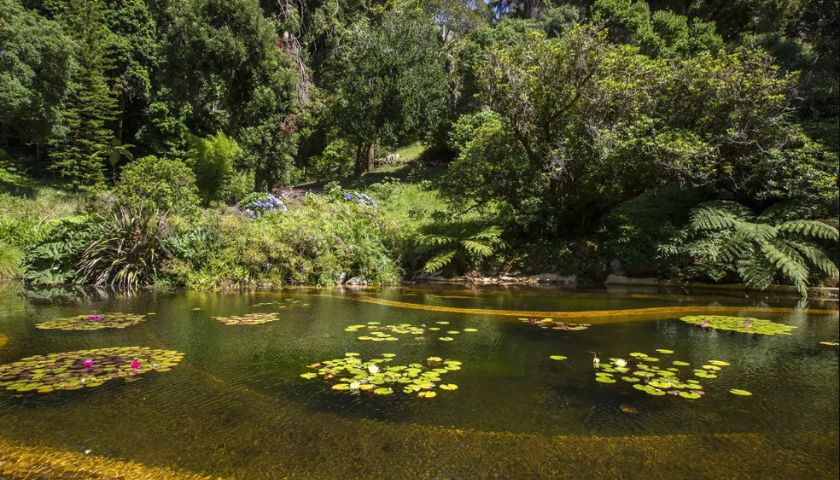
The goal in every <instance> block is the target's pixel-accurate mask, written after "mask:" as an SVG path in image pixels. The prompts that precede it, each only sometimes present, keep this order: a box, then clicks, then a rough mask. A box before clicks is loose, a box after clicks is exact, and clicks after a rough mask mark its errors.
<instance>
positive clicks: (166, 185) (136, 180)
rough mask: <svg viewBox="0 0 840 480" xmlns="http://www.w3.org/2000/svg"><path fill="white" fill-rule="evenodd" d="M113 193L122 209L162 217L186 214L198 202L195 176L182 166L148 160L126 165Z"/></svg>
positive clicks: (172, 161) (182, 164) (173, 161)
mask: <svg viewBox="0 0 840 480" xmlns="http://www.w3.org/2000/svg"><path fill="white" fill-rule="evenodd" d="M114 193H115V194H116V196H117V199H118V201H119V202H120V203H121V204H123V205H125V206H129V207H132V208H136V209H137V210H149V211H152V210H158V211H160V212H162V213H167V212H173V213H189V212H192V211H195V209H196V208H198V202H199V200H198V189H197V188H196V186H195V175H194V174H193V172H192V170H190V168H189V167H188V166H187V165H186V164H184V162H182V161H180V160H169V159H165V158H157V157H151V156H149V157H143V158H140V159H138V160H135V161H134V162H131V163H130V164H128V165H126V166H125V168H123V171H122V173H121V175H120V182H119V184H117V187H116V188H115V189H114Z"/></svg>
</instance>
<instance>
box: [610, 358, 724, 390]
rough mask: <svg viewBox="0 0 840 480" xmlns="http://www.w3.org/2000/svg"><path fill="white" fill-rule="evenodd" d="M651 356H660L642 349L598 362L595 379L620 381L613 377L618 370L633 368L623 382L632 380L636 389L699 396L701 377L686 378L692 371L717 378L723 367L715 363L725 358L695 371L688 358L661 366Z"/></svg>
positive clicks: (701, 375)
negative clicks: (652, 354)
mask: <svg viewBox="0 0 840 480" xmlns="http://www.w3.org/2000/svg"><path fill="white" fill-rule="evenodd" d="M660 350H662V349H660ZM657 351H659V350H657ZM660 353H662V352H660ZM651 360H656V359H654V358H652V357H649V356H647V354H644V353H641V352H633V353H631V354H629V359H624V358H618V357H612V358H609V359H607V360H606V361H601V362H600V363H599V364H597V365H596V366H595V381H596V382H599V383H606V384H610V383H616V381H615V379H614V378H613V374H614V373H616V374H617V373H625V372H630V374H629V375H627V374H625V375H623V376H622V377H620V378H621V380H622V381H623V382H624V383H623V384H630V385H632V387H633V389H635V390H638V391H641V392H644V393H646V394H648V395H652V396H656V397H660V396H664V395H669V396H674V397H680V398H685V399H689V400H696V399H698V398H700V397H702V396H703V387H702V385H700V381H699V380H697V379H694V378H692V379H689V380H684V379H685V378H686V377H687V376H688V375H690V374H691V373H692V372H693V374H694V376H695V377H697V378H702V379H712V378H717V375H716V374H715V372H716V371H717V370H721V367H720V366H718V365H713V363H718V362H722V361H721V360H717V361H715V360H711V361H709V363H708V364H707V365H704V368H697V369H694V370H693V371H692V370H689V369H687V368H685V367H690V365H689V363H688V362H683V361H680V360H675V361H673V362H671V364H672V365H673V366H668V367H665V366H662V367H660V366H658V365H657V363H655V362H654V363H652V364H649V363H648V362H651ZM724 363H725V362H724ZM727 365H728V364H727Z"/></svg>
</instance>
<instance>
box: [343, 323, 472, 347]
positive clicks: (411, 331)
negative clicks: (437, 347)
mask: <svg viewBox="0 0 840 480" xmlns="http://www.w3.org/2000/svg"><path fill="white" fill-rule="evenodd" d="M435 324H436V325H433V326H426V324H421V325H412V324H410V323H400V324H384V325H383V324H382V323H381V322H367V324H360V325H350V326H349V327H347V328H345V329H344V331H345V332H353V333H356V332H361V331H363V330H365V331H367V334H366V335H360V336H358V337H357V338H358V339H359V340H362V341H369V342H396V341H397V340H399V335H412V336H414V337H415V338H416V339H419V340H422V339H424V338H425V337H424V335H426V333H427V332H441V331H443V332H444V333H445V334H446V336H441V337H438V340H440V341H442V342H451V341H453V340H455V339H454V338H453V337H451V336H450V335H460V334H461V332H462V331H463V332H467V333H475V332H477V331H478V329H477V328H464V329H463V330H444V328H447V327H446V325H449V322H446V321H440V322H435Z"/></svg>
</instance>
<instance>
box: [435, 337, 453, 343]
mask: <svg viewBox="0 0 840 480" xmlns="http://www.w3.org/2000/svg"><path fill="white" fill-rule="evenodd" d="M438 340H440V341H441V342H451V341H452V340H455V339H454V338H452V337H440V338H438Z"/></svg>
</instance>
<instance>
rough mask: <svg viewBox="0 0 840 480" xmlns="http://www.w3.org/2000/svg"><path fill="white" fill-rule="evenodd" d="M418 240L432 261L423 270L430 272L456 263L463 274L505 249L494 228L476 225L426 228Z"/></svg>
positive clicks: (459, 224)
mask: <svg viewBox="0 0 840 480" xmlns="http://www.w3.org/2000/svg"><path fill="white" fill-rule="evenodd" d="M424 230H425V231H424V232H422V233H421V234H420V235H419V236H418V237H417V244H418V247H420V249H421V250H425V251H426V253H427V254H428V255H431V258H430V259H429V260H427V261H426V263H425V265H424V266H423V271H424V272H426V273H433V272H438V271H441V270H443V269H444V268H446V267H448V266H449V265H451V264H452V263H453V262H454V261H456V260H457V261H458V264H459V265H458V266H457V267H458V268H459V269H460V270H462V271H465V270H469V269H473V268H475V267H476V266H477V265H478V264H479V263H480V262H481V261H483V260H484V259H486V258H489V257H492V256H493V255H494V254H495V253H496V252H497V251H498V249H500V248H502V247H504V246H505V242H504V240H502V234H503V233H504V232H503V230H502V229H501V228H499V227H498V226H496V225H489V226H488V225H486V224H483V223H479V222H452V223H443V224H438V225H433V226H429V227H426V228H425V229H424Z"/></svg>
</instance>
